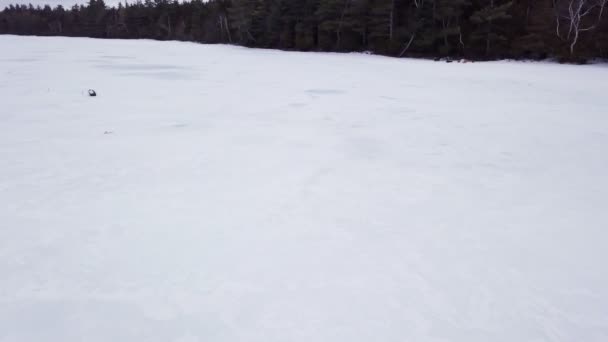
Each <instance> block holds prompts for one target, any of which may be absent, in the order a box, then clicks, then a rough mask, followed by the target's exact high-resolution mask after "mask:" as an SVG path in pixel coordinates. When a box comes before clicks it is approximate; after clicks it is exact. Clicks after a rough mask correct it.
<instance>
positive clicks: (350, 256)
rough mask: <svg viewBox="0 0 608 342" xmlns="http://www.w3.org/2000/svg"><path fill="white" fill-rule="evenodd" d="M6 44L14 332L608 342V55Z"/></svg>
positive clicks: (8, 284)
mask: <svg viewBox="0 0 608 342" xmlns="http://www.w3.org/2000/svg"><path fill="white" fill-rule="evenodd" d="M0 50H1V51H2V54H1V55H0V131H1V134H0V341H2V342H13V341H19V342H21V341H28V342H29V341H31V342H39V341H58V342H59V341H60V342H71V341H87V342H94V341H100V342H101V341H103V342H107V341H117V342H122V341H125V342H126V341H129V342H133V341H158V342H161V341H162V342H166V341H176V342H177V341H179V342H192V341H248V342H257V341H259V342H273V341H276V342H280V341H281V342H282V341H290V342H298V341H307V342H308V341H319V342H320V341H332V342H333V341H353V342H356V341H416V342H425V341H435V342H437V341H457V342H487V341H493V342H501V341H504V342H513V341H518V342H528V341H529V342H532V341H534V342H537V341H572V342H578V341H585V342H605V341H607V340H608V267H607V266H606V260H608V249H607V248H606V246H608V230H607V229H606V228H608V205H607V203H608V201H607V200H606V198H607V197H608V180H607V179H606V175H608V153H607V152H608V150H607V148H608V116H607V115H606V114H607V113H608V111H607V108H608V97H607V96H606V84H607V83H606V80H608V68H606V67H605V66H601V65H600V66H567V65H557V64H550V63H516V62H491V63H474V64H458V63H452V64H447V63H438V62H432V61H425V60H409V59H391V58H385V57H378V56H367V55H362V54H346V55H343V54H322V53H293V52H279V51H269V50H252V49H244V48H238V47H229V46H206V45H198V44H192V43H179V42H153V41H119V40H93V39H78V38H40V37H28V38H26V37H14V36H0ZM89 88H91V89H94V90H95V91H96V92H97V97H89V96H88V95H87V90H88V89H89Z"/></svg>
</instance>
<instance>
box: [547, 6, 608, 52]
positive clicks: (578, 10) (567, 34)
mask: <svg viewBox="0 0 608 342" xmlns="http://www.w3.org/2000/svg"><path fill="white" fill-rule="evenodd" d="M607 3H608V0H553V7H554V9H555V31H556V34H557V37H558V38H560V39H562V40H565V41H566V42H568V43H569V44H570V55H574V48H575V46H576V44H577V43H578V40H579V38H580V34H581V33H582V32H585V31H591V30H593V29H595V27H596V26H597V24H598V23H599V22H600V20H601V19H602V15H603V14H604V8H605V7H606V4H607Z"/></svg>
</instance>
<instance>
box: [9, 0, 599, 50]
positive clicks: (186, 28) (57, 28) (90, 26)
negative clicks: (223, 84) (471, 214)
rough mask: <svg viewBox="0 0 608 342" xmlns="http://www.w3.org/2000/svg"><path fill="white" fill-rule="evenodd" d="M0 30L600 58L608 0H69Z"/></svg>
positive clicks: (24, 14)
mask: <svg viewBox="0 0 608 342" xmlns="http://www.w3.org/2000/svg"><path fill="white" fill-rule="evenodd" d="M570 9H574V11H570ZM576 11H578V12H576ZM0 34H18V35H47V36H75V37H94V38H123V39H131V38H133V39H137V38H149V39H158V40H184V41H196V42H203V43H231V44H240V45H244V46H250V47H262V48H278V49H289V50H302V51H309V50H314V51H344V52H348V51H372V52H374V53H379V54H386V55H391V56H418V57H443V56H459V57H466V58H470V59H495V58H545V57H548V56H553V57H558V58H564V59H568V60H584V59H587V58H608V0H209V1H206V2H203V1H201V0H194V1H191V2H183V3H180V2H177V1H168V0H145V1H144V2H141V1H137V2H134V3H124V4H122V3H121V4H119V5H118V6H117V7H108V6H106V4H105V3H104V0H89V2H88V4H86V5H82V6H80V5H74V6H73V7H71V8H64V7H62V6H57V7H55V8H51V7H50V6H48V5H47V6H44V7H41V6H37V7H34V6H32V5H31V4H29V5H10V6H8V7H7V8H5V9H4V10H3V11H1V12H0Z"/></svg>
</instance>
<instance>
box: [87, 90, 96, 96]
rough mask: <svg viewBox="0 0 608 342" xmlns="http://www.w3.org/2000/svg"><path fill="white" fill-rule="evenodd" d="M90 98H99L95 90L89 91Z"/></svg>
mask: <svg viewBox="0 0 608 342" xmlns="http://www.w3.org/2000/svg"><path fill="white" fill-rule="evenodd" d="M89 96H97V93H96V92H95V90H93V89H89Z"/></svg>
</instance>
